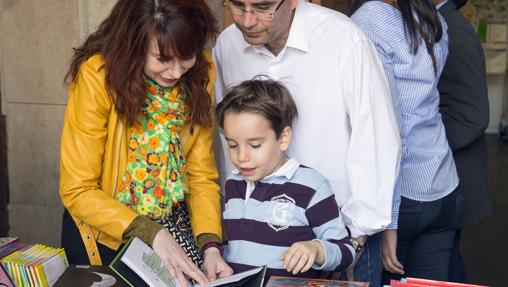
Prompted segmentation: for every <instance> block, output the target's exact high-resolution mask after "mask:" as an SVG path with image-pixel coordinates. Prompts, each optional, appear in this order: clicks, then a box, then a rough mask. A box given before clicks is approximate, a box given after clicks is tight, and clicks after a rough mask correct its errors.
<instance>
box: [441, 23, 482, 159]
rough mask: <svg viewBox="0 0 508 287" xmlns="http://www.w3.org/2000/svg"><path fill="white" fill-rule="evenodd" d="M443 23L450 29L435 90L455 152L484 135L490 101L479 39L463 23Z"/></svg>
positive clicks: (449, 141)
mask: <svg viewBox="0 0 508 287" xmlns="http://www.w3.org/2000/svg"><path fill="white" fill-rule="evenodd" d="M460 17H462V16H461V15H460ZM445 20H447V22H448V26H449V29H448V33H449V55H448V60H447V62H446V65H445V68H444V71H443V74H442V76H441V78H440V81H439V85H438V89H439V93H440V96H441V104H440V112H441V115H442V117H443V123H444V125H445V130H446V136H447V139H448V143H449V144H450V147H451V148H452V150H454V151H455V150H458V149H460V148H462V147H465V146H467V145H469V144H471V143H473V142H474V141H475V140H476V139H478V137H480V136H481V135H483V133H484V132H485V129H486V128H487V126H488V123H489V102H488V95H487V83H486V76H485V56H484V54H483V49H482V47H481V44H480V41H479V39H478V38H477V36H476V34H475V33H474V31H473V29H472V28H471V27H470V26H467V25H469V24H468V23H466V21H465V20H463V19H462V20H463V22H462V23H460V22H459V23H457V22H456V20H461V19H456V18H455V19H453V20H451V21H450V20H449V19H448V17H445ZM456 25H459V26H461V27H457V26H456Z"/></svg>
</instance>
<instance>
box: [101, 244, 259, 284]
mask: <svg viewBox="0 0 508 287" xmlns="http://www.w3.org/2000/svg"><path fill="white" fill-rule="evenodd" d="M117 257H120V261H121V262H123V263H124V264H125V265H127V267H129V268H130V269H131V270H132V271H134V272H135V273H136V274H137V275H138V276H139V277H140V278H141V280H142V281H144V282H136V283H135V282H133V281H131V282H129V285H131V286H142V285H145V283H146V284H147V285H148V286H150V287H161V286H166V287H187V286H192V284H191V283H190V282H189V281H187V280H185V282H183V283H180V282H179V281H177V280H176V279H175V277H174V276H172V275H171V274H170V273H169V271H168V270H167V269H166V267H165V266H164V264H163V263H162V261H161V259H160V258H159V257H158V256H157V254H155V252H154V251H153V250H152V248H150V246H148V245H146V244H145V243H144V242H143V241H141V240H140V239H139V238H133V239H132V240H131V241H130V242H128V243H127V245H126V246H125V247H124V249H122V251H120V253H119V255H118V256H117ZM116 261H117V258H115V260H114V261H113V263H112V265H113V266H111V267H112V268H114V269H115V268H116V267H118V266H117V264H116V263H115V262H116ZM116 269H117V270H116V271H117V272H118V274H119V275H120V276H122V277H123V278H124V279H125V280H126V281H129V279H132V276H128V274H126V273H128V272H127V271H123V272H122V271H120V272H119V270H118V268H116ZM265 270H266V269H265V267H259V268H256V269H253V270H249V271H246V272H242V273H238V274H235V275H233V276H229V277H226V278H221V279H218V280H216V281H213V282H211V283H206V284H201V285H194V286H196V287H214V286H244V287H249V286H252V287H261V286H262V284H263V278H264V275H265ZM122 273H123V274H122Z"/></svg>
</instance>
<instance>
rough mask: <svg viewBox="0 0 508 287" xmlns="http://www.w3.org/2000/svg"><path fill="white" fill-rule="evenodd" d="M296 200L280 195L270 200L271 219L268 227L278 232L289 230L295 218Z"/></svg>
mask: <svg viewBox="0 0 508 287" xmlns="http://www.w3.org/2000/svg"><path fill="white" fill-rule="evenodd" d="M295 202H296V201H295V200H294V199H292V198H291V197H289V196H287V195H286V194H282V195H278V196H275V197H273V198H272V199H271V200H270V211H269V212H270V217H269V218H268V226H270V227H271V228H272V229H273V230H275V231H276V232H278V231H281V230H284V229H287V228H288V227H289V223H290V222H291V219H292V218H293V209H294V208H295Z"/></svg>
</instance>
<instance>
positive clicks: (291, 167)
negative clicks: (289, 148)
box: [232, 157, 300, 181]
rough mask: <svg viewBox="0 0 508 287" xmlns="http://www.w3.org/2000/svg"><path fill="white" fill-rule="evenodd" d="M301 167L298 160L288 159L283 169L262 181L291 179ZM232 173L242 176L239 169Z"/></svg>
mask: <svg viewBox="0 0 508 287" xmlns="http://www.w3.org/2000/svg"><path fill="white" fill-rule="evenodd" d="M299 167H300V162H299V161H298V160H297V159H296V158H294V157H292V158H290V159H288V160H287V161H286V162H285V163H284V164H283V165H282V166H281V167H279V168H278V169H277V170H276V171H274V172H273V173H272V174H270V175H267V176H265V177H264V178H263V179H262V180H261V181H265V180H268V179H271V178H276V177H285V178H287V179H291V178H292V177H293V175H294V174H295V172H296V171H297V170H298V168H299ZM232 173H233V174H240V171H239V170H238V169H234V170H233V171H232Z"/></svg>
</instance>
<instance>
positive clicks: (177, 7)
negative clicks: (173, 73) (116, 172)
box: [65, 0, 218, 126]
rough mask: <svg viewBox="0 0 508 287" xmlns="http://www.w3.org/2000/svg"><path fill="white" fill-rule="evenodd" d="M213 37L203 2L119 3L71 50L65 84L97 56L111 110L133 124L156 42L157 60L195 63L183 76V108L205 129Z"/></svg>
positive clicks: (209, 15) (211, 21) (209, 120)
mask: <svg viewBox="0 0 508 287" xmlns="http://www.w3.org/2000/svg"><path fill="white" fill-rule="evenodd" d="M217 34H218V28H217V21H216V19H215V17H214V16H213V14H212V12H211V10H210V8H209V7H208V6H207V5H206V3H204V2H203V0H119V1H118V2H117V3H116V4H115V6H114V7H113V10H112V11H111V14H110V15H109V16H108V17H107V18H106V19H105V20H104V21H103V22H102V23H101V24H100V26H99V28H98V29H97V31H95V32H94V33H93V34H91V35H90V36H88V38H87V39H86V40H85V42H84V44H83V45H82V46H81V47H79V48H77V49H74V56H73V58H72V63H71V66H70V68H69V71H68V72H67V75H66V76H65V79H66V82H67V83H69V82H72V81H74V80H76V77H77V75H78V71H79V67H80V65H81V64H82V63H83V62H84V61H86V60H87V59H88V58H90V57H91V56H93V55H94V54H96V53H100V54H101V55H102V56H103V57H104V61H105V68H106V71H107V73H106V87H107V89H108V92H109V94H110V96H111V97H112V99H113V102H114V104H115V109H116V111H117V112H118V113H119V114H120V115H122V116H125V117H126V118H127V120H128V122H129V123H130V124H132V123H133V122H134V121H135V119H136V116H137V115H138V113H139V112H140V109H141V107H142V105H143V104H144V103H145V100H146V88H147V87H146V82H145V80H144V72H143V68H144V65H145V61H146V55H147V53H148V49H149V44H150V41H152V39H155V40H156V42H157V44H158V47H159V51H160V59H161V61H169V60H170V59H171V58H172V57H177V58H179V59H190V58H192V57H194V56H196V64H195V65H194V66H193V67H192V68H191V69H190V70H189V71H187V73H185V74H184V75H183V76H182V80H183V82H184V83H185V86H186V87H187V89H188V93H187V97H186V103H187V105H188V106H189V117H190V120H191V122H192V123H197V124H200V125H203V126H209V125H211V123H212V102H211V99H210V96H209V94H208V92H207V90H206V86H207V84H208V82H209V78H208V68H209V67H210V65H211V63H209V62H208V61H207V60H206V59H205V57H204V49H205V45H206V44H207V43H209V42H213V41H215V39H216V36H217Z"/></svg>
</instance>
